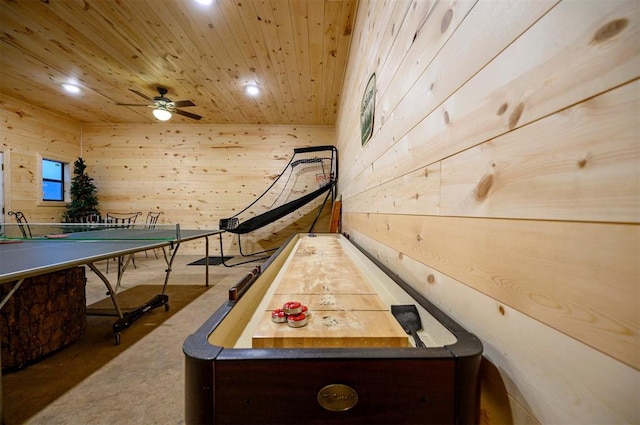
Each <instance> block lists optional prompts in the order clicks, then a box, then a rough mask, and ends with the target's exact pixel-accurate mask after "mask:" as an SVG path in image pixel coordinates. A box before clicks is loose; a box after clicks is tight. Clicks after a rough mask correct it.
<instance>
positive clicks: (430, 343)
mask: <svg viewBox="0 0 640 425" xmlns="http://www.w3.org/2000/svg"><path fill="white" fill-rule="evenodd" d="M292 301H293V302H299V303H301V304H302V305H304V306H305V307H306V315H305V316H306V325H304V326H302V327H292V326H289V325H288V324H287V323H276V322H274V321H273V320H272V312H273V311H274V310H276V309H279V308H283V306H284V305H285V304H286V303H288V302H292ZM392 306H399V307H394V308H393V309H392ZM413 306H415V309H414V308H413ZM412 312H417V315H419V318H420V321H421V325H422V329H421V330H420V331H419V332H417V335H418V337H419V340H420V341H422V342H423V343H424V347H421V346H419V343H418V342H416V340H415V339H414V338H413V337H412V336H409V335H408V334H407V332H405V328H406V324H407V322H408V321H409V320H413V319H415V318H416V317H415V316H412ZM401 322H402V323H403V324H404V325H405V326H403V325H401ZM183 351H184V353H185V357H186V363H185V367H186V376H185V389H186V394H185V414H186V418H185V419H186V423H187V424H240V423H245V424H247V423H249V424H305V425H306V424H471V423H477V422H478V413H479V380H478V371H479V367H480V360H481V356H482V344H481V342H480V341H479V340H478V338H476V337H475V336H474V335H473V334H471V333H469V332H467V331H466V330H465V329H464V328H462V327H461V326H460V325H459V324H458V323H456V322H455V321H454V320H452V319H451V318H450V317H449V316H447V315H446V314H445V313H443V312H442V311H441V310H439V309H438V308H437V307H435V306H434V305H433V304H431V303H430V302H429V301H428V300H427V299H426V298H425V297H423V296H422V295H421V294H420V293H418V292H417V291H415V290H414V289H413V288H412V287H411V286H409V285H408V284H406V283H405V282H402V281H401V280H400V279H398V278H396V277H394V276H393V274H392V273H390V272H389V271H388V270H386V269H385V267H384V266H383V265H381V264H379V263H378V262H377V261H376V260H375V259H374V258H372V257H371V256H369V255H368V254H367V253H366V252H364V251H363V250H361V249H359V248H358V247H357V246H356V245H355V244H353V243H352V242H351V241H349V240H348V238H347V237H345V236H344V235H340V234H317V235H316V234H298V235H295V236H294V237H292V238H291V239H290V240H289V241H288V242H287V243H286V244H285V245H283V246H282V247H281V248H280V249H279V250H278V251H277V252H276V253H275V254H274V255H273V256H272V257H271V258H270V259H269V260H267V261H266V262H265V263H264V264H263V265H261V266H260V267H256V268H255V269H254V270H253V272H252V273H249V274H247V275H246V276H245V277H244V278H242V279H241V280H240V281H239V282H238V283H237V284H236V285H235V286H234V287H232V288H231V289H230V290H229V300H228V302H226V303H224V304H223V305H222V306H220V307H219V308H218V309H217V310H216V311H215V312H214V313H213V315H212V316H211V317H209V318H208V319H207V320H206V322H205V323H204V324H203V325H202V326H200V328H199V329H198V330H197V331H196V332H195V333H194V334H192V335H191V336H189V337H188V338H187V340H186V341H185V343H184V346H183Z"/></svg>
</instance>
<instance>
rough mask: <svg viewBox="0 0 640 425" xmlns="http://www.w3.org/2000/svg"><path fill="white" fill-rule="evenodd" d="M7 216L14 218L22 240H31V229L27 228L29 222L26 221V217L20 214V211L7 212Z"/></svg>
mask: <svg viewBox="0 0 640 425" xmlns="http://www.w3.org/2000/svg"><path fill="white" fill-rule="evenodd" d="M9 215H12V216H14V217H15V219H16V222H17V223H18V225H19V226H18V227H19V228H20V231H21V232H22V237H23V238H25V239H26V238H31V237H32V235H31V227H29V222H28V221H27V217H25V215H24V214H23V213H22V211H9Z"/></svg>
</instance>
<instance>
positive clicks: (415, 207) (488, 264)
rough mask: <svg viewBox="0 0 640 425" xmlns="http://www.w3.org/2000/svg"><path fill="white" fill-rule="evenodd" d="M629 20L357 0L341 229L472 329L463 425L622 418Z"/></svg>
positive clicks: (634, 373) (631, 337)
mask: <svg viewBox="0 0 640 425" xmlns="http://www.w3.org/2000/svg"><path fill="white" fill-rule="evenodd" d="M639 20H640V3H638V2H637V1H634V0H616V1H611V2H604V1H597V0H596V1H593V0H585V1H557V0H532V1H526V0H512V1H507V0H505V1H491V0H480V1H475V0H462V1H454V0H440V1H429V0H413V1H412V0H398V1H394V2H381V1H376V0H361V1H360V3H359V8H358V14H357V18H356V24H355V27H354V38H353V44H352V46H351V52H350V58H349V62H348V64H349V65H348V69H347V75H346V79H345V84H344V87H343V91H342V92H343V97H342V104H341V106H340V111H339V117H338V123H337V125H336V133H337V140H338V141H337V146H338V149H339V151H340V154H341V162H340V166H341V179H340V182H339V192H340V194H341V195H342V197H343V212H344V213H343V214H344V215H343V220H344V221H343V230H344V231H346V232H347V233H348V234H350V236H351V237H352V238H353V239H354V240H356V241H357V242H358V243H360V244H362V245H363V246H365V247H366V248H367V249H369V250H370V251H371V252H373V253H375V255H377V257H378V258H379V259H380V260H382V261H383V262H385V263H386V264H387V265H388V266H389V267H390V268H391V269H392V270H394V271H395V272H396V273H398V275H399V276H400V277H402V278H403V279H405V280H407V281H409V282H410V283H411V284H412V285H414V286H415V287H416V288H418V289H419V290H420V291H421V292H423V293H424V294H426V296H427V297H428V298H429V299H430V300H432V301H433V302H435V303H436V304H437V305H438V306H440V307H441V308H442V309H443V310H444V311H446V312H447V313H448V314H450V315H451V316H452V317H454V318H455V319H456V320H458V321H459V322H460V323H461V324H463V325H464V326H465V327H467V328H468V329H469V330H470V331H472V332H474V333H475V334H476V335H478V336H479V337H480V338H481V340H482V341H483V344H484V347H485V355H484V361H483V365H482V401H481V405H482V409H481V422H482V423H485V424H504V423H519V424H521V423H528V424H537V423H638V421H640V410H639V407H638V403H637V401H638V400H640V393H639V392H640V385H638V383H639V382H640V372H639V369H640V336H639V330H640V314H639V300H640V287H639V286H640V283H639V282H640V271H639V259H640V226H638V223H639V222H640V167H639V164H640V119H639V115H638V111H639V110H640V81H639V80H638V78H639V77H640V43H639V42H638V40H640V22H639ZM372 73H375V74H376V78H377V91H376V101H375V107H376V109H375V119H374V134H373V137H372V139H371V140H370V141H369V142H368V143H367V144H366V145H365V146H364V147H363V146H362V145H361V142H360V128H359V126H357V125H354V123H358V122H359V111H360V105H361V100H362V97H363V94H364V90H365V86H366V84H367V81H368V80H369V77H370V75H371V74H372Z"/></svg>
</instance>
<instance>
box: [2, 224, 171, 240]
mask: <svg viewBox="0 0 640 425" xmlns="http://www.w3.org/2000/svg"><path fill="white" fill-rule="evenodd" d="M0 238H1V239H5V240H11V239H14V240H22V239H30V240H31V239H33V240H39V239H82V240H96V241H100V240H103V241H107V240H120V241H122V240H152V241H153V240H157V241H165V240H173V239H180V226H179V225H176V224H156V225H155V227H154V228H149V227H148V226H146V225H145V224H127V225H116V224H113V223H28V224H13V223H5V224H3V225H2V226H0Z"/></svg>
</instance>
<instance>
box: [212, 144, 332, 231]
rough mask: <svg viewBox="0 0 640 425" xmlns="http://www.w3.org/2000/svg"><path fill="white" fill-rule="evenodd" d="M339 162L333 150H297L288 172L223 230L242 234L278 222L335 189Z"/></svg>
mask: <svg viewBox="0 0 640 425" xmlns="http://www.w3.org/2000/svg"><path fill="white" fill-rule="evenodd" d="M337 179H338V158H337V150H336V148H335V147H334V146H316V147H309V148H298V149H294V154H293V156H292V157H291V159H290V161H289V163H288V164H287V166H286V167H285V169H284V170H283V171H282V172H281V173H280V174H279V175H278V177H277V178H276V179H275V180H274V182H273V183H272V184H271V185H270V186H269V187H268V188H267V189H266V190H265V191H264V192H263V193H262V194H261V195H260V196H259V197H258V198H256V199H255V200H254V201H253V202H252V203H251V204H249V205H248V206H247V207H246V208H244V209H243V210H242V211H240V212H238V213H237V214H235V215H233V216H231V217H228V218H223V219H221V220H220V223H219V226H220V229H221V230H226V231H228V232H231V233H237V234H243V233H249V232H252V231H254V230H257V229H259V228H261V227H263V226H266V225H267V224H270V223H273V222H274V221H276V220H279V219H281V218H283V217H285V216H287V215H288V214H290V213H292V212H293V211H295V210H297V209H299V208H301V207H302V206H304V205H306V204H308V203H310V202H312V201H313V200H315V199H316V198H318V197H319V196H320V195H322V194H324V193H326V192H328V191H329V190H331V189H333V188H334V187H335V184H336V182H337Z"/></svg>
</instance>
